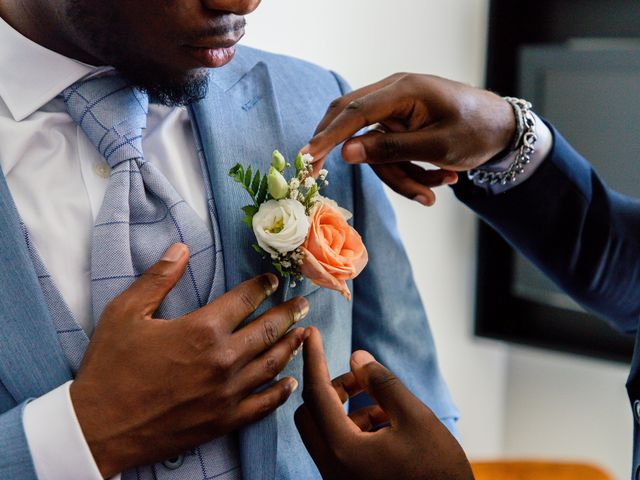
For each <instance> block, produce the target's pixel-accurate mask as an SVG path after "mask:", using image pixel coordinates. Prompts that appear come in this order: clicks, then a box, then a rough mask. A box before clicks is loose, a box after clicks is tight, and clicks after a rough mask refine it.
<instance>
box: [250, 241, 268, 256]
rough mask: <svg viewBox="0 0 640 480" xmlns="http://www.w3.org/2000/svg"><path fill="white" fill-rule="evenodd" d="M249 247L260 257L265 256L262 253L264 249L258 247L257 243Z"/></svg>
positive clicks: (264, 253)
mask: <svg viewBox="0 0 640 480" xmlns="http://www.w3.org/2000/svg"><path fill="white" fill-rule="evenodd" d="M251 247H253V249H254V250H255V251H256V252H258V253H259V254H260V255H266V254H267V252H265V251H264V249H263V248H262V247H261V246H260V245H258V244H257V243H254V244H253V245H251Z"/></svg>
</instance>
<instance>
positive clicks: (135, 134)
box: [62, 75, 216, 322]
mask: <svg viewBox="0 0 640 480" xmlns="http://www.w3.org/2000/svg"><path fill="white" fill-rule="evenodd" d="M62 96H63V99H64V102H65V104H66V106H67V110H68V112H69V115H71V118H73V120H74V121H75V122H76V123H77V124H78V125H79V126H80V127H81V128H82V130H83V131H84V133H85V134H86V135H87V137H88V138H89V139H90V140H91V142H92V143H93V144H94V145H95V147H96V148H97V149H98V151H99V152H100V154H101V155H102V156H103V157H104V158H105V160H106V161H107V163H108V164H109V166H110V167H111V176H110V179H109V183H108V186H107V191H106V194H105V197H104V201H103V204H102V208H101V209H100V211H99V213H98V216H97V219H96V223H95V225H94V229H93V238H92V246H91V282H92V284H91V294H92V305H93V318H94V322H97V320H98V319H99V318H100V314H101V313H102V311H103V309H104V307H105V306H106V305H107V304H108V303H109V302H110V301H111V300H112V299H113V298H114V297H115V296H116V295H118V294H119V293H120V292H122V291H123V290H125V289H126V288H127V287H129V286H130V285H131V283H133V281H134V280H135V279H136V278H137V277H139V276H140V275H141V274H142V273H143V272H144V271H145V270H146V269H148V268H149V267H151V266H152V265H153V264H154V263H156V262H157V261H158V260H159V259H160V258H161V257H162V254H163V253H164V251H165V250H166V249H167V248H169V246H171V245H172V244H173V243H176V242H182V243H185V244H186V245H187V246H188V247H189V249H190V252H191V258H190V260H189V265H188V266H187V271H186V274H185V275H184V276H183V277H182V279H181V280H180V281H179V282H178V285H177V286H176V288H174V289H173V290H172V291H171V292H170V293H169V295H168V296H167V297H166V298H165V300H164V302H163V303H162V305H161V306H160V308H159V310H158V315H159V316H160V317H162V318H167V319H171V318H176V317H179V316H181V315H184V314H186V313H188V312H191V311H193V310H195V309H197V308H199V307H202V306H203V305H205V304H206V303H207V301H208V299H209V294H210V292H211V288H212V285H213V281H214V273H215V270H216V248H215V245H214V241H213V238H212V236H211V233H210V231H209V229H208V228H207V226H206V224H205V223H204V222H203V221H202V220H201V219H200V218H199V217H198V216H197V214H196V213H195V211H194V210H193V209H192V208H191V207H190V206H189V205H188V204H187V203H186V202H185V201H184V200H183V199H182V198H181V197H180V195H179V194H178V193H177V192H176V191H175V189H174V188H173V186H172V185H171V184H170V183H169V181H168V180H167V179H166V178H165V177H164V175H162V173H161V172H160V171H159V170H158V169H157V168H156V167H155V166H154V165H152V164H151V163H149V162H146V161H145V160H144V155H143V152H142V131H143V129H144V128H145V127H146V124H147V110H148V97H147V95H146V94H144V93H142V92H141V91H140V90H137V89H135V88H132V87H131V86H130V85H129V84H128V83H127V81H126V80H125V79H124V78H122V77H120V76H118V75H111V76H106V77H98V78H93V79H89V80H85V81H80V82H78V83H76V84H74V85H72V86H71V87H69V88H67V89H66V90H64V92H63V93H62ZM177 160H178V159H177Z"/></svg>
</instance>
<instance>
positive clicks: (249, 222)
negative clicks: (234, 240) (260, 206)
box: [242, 217, 253, 229]
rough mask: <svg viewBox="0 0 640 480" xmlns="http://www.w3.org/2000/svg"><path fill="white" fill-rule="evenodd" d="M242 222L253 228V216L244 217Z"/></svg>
mask: <svg viewBox="0 0 640 480" xmlns="http://www.w3.org/2000/svg"><path fill="white" fill-rule="evenodd" d="M242 223H244V224H245V225H246V226H247V227H249V228H251V229H253V217H244V218H243V219H242Z"/></svg>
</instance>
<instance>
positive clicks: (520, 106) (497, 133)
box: [301, 74, 640, 479]
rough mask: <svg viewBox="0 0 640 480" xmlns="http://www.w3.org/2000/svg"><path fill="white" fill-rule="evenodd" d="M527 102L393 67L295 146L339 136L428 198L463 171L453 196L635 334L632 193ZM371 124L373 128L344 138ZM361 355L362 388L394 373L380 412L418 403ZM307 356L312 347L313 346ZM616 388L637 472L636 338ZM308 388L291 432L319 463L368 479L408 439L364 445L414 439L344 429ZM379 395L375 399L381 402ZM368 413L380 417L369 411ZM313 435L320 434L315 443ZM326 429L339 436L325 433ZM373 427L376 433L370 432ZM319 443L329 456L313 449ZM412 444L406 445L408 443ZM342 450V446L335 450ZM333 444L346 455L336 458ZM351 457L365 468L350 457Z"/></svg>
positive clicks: (313, 145)
mask: <svg viewBox="0 0 640 480" xmlns="http://www.w3.org/2000/svg"><path fill="white" fill-rule="evenodd" d="M530 108H531V106H530V105H529V104H528V103H527V102H525V101H522V100H518V99H512V98H508V99H503V98H500V97H498V96H497V95H495V94H493V93H491V92H487V91H484V90H479V89H475V88H471V87H469V86H466V85H462V84H459V83H457V82H453V81H450V80H446V79H442V78H438V77H433V76H429V75H413V74H397V75H394V76H392V77H389V78H387V79H385V80H383V81H381V82H379V83H376V84H374V85H371V86H368V87H364V88H362V89H360V90H357V91H354V92H351V93H349V94H348V95H346V96H344V97H343V98H341V99H338V100H337V101H335V102H334V103H333V104H332V105H331V107H330V109H329V111H328V112H327V114H326V115H325V117H324V118H323V120H322V121H321V123H320V127H319V129H318V133H317V135H316V136H315V137H314V138H313V139H312V140H311V142H310V145H309V146H307V147H305V150H307V151H310V152H311V153H312V154H313V155H314V156H315V157H316V159H317V160H318V162H319V164H321V161H322V158H323V156H324V154H325V152H328V151H330V150H331V149H332V148H333V147H334V146H335V145H337V144H339V143H341V142H343V141H345V140H346V141H347V142H346V143H345V145H344V147H343V148H342V153H343V157H344V158H345V160H346V161H347V162H348V163H350V164H356V165H357V164H362V163H370V164H371V165H372V166H373V168H374V169H375V171H376V173H377V174H378V175H379V176H380V178H382V179H383V180H384V181H385V182H387V183H388V184H389V185H390V186H391V187H392V188H394V189H395V190H396V191H398V192H399V193H401V194H403V195H405V196H407V197H408V198H410V199H413V200H415V201H418V202H420V203H422V204H424V205H432V204H433V203H434V202H435V196H434V192H433V188H435V187H437V186H439V185H443V184H451V183H455V182H456V181H457V180H458V175H457V172H468V174H466V175H464V176H463V177H461V179H460V181H459V182H458V183H457V185H455V186H454V191H455V193H456V195H457V197H458V198H459V199H460V200H461V201H463V202H464V203H465V204H466V205H468V206H469V207H471V208H472V209H473V210H474V211H476V212H477V213H478V215H479V216H480V217H481V218H482V219H483V220H484V221H486V222H487V223H489V224H490V225H491V226H492V227H493V228H495V229H496V230H497V231H498V232H499V233H500V234H501V235H502V236H503V237H504V238H505V239H506V240H507V241H509V242H510V243H511V244H512V245H513V246H514V247H515V248H517V249H518V250H520V251H521V252H522V253H523V254H524V255H526V256H527V257H528V258H529V259H530V260H531V261H532V262H533V263H534V264H536V265H537V266H538V267H539V268H540V269H541V270H542V271H543V272H544V273H545V274H546V275H548V276H549V277H550V278H551V279H552V280H553V281H554V282H555V283H556V284H558V285H559V286H560V287H561V288H562V289H564V290H565V291H566V292H567V293H568V294H570V295H571V296H572V297H573V298H574V299H576V300H577V301H578V302H580V303H581V304H582V305H584V306H585V307H586V308H588V309H590V310H592V311H594V312H597V313H598V314H600V315H602V316H604V317H606V318H608V319H609V320H610V322H611V324H612V325H613V326H614V327H616V328H617V329H618V330H620V331H622V332H626V333H634V334H636V335H638V334H639V333H638V332H640V330H639V329H638V320H639V319H640V260H639V259H640V243H639V239H640V201H638V200H637V199H635V198H630V197H626V196H624V195H621V194H619V193H616V192H614V191H612V190H611V189H610V188H608V187H607V185H605V184H604V183H603V181H602V179H601V178H600V177H599V176H598V174H597V173H596V172H595V171H594V170H593V168H592V167H591V166H590V165H589V163H588V162H587V161H586V160H585V159H584V158H583V157H582V156H580V154H578V153H577V152H576V151H575V150H574V149H573V148H572V147H571V146H570V145H569V144H568V143H567V142H566V140H564V139H563V138H562V136H561V135H560V133H559V132H557V131H556V130H555V129H554V128H553V127H552V126H551V125H549V124H547V123H546V122H544V121H543V120H542V119H540V118H538V117H537V116H536V115H535V114H534V113H533V112H532V111H531V110H530ZM375 123H380V124H382V127H380V126H377V127H375V128H374V129H373V130H375V131H371V132H370V133H368V134H367V135H364V136H360V137H356V138H351V137H352V135H354V134H355V133H356V132H358V131H359V130H361V129H362V128H364V127H366V126H368V125H371V124H375ZM411 161H426V162H429V163H431V164H433V165H435V166H437V167H440V170H436V171H429V172H427V171H425V170H423V169H422V168H421V167H419V166H417V165H415V164H413V163H411ZM362 355H363V354H362V353H359V354H358V358H359V361H356V362H355V364H354V362H353V361H352V367H353V370H354V372H353V374H352V375H354V374H355V376H356V377H359V378H360V379H361V381H360V382H358V381H356V380H354V379H351V382H352V383H353V382H355V384H356V385H357V386H356V387H352V388H353V389H354V390H358V389H361V388H363V387H366V388H367V389H368V390H369V391H371V392H372V393H375V390H376V388H375V386H376V384H377V383H380V379H381V378H382V379H383V380H384V381H385V382H386V383H389V382H390V383H393V384H394V389H393V390H394V395H393V397H394V398H392V399H390V398H388V397H390V396H391V395H390V394H387V395H385V398H383V399H382V400H384V403H386V407H387V408H385V411H386V413H387V414H389V413H392V414H395V418H398V416H402V415H404V416H408V415H410V413H411V412H410V411H409V409H410V408H412V409H413V410H415V411H421V412H424V411H426V410H425V407H424V406H420V405H419V404H418V403H419V402H418V403H416V402H415V401H414V400H412V396H411V394H410V393H409V392H408V391H407V390H406V389H404V388H402V386H401V384H400V383H399V382H397V381H396V380H395V379H394V378H393V376H392V375H391V374H390V373H389V372H388V371H385V369H384V368H383V367H382V366H381V365H379V364H377V362H375V361H374V359H372V358H370V357H363V356H362ZM317 358H321V355H320V356H319V357H318V356H317V355H316V359H317ZM363 359H364V360H363ZM317 363H318V361H317V360H316V361H315V362H312V363H310V364H309V365H308V366H307V365H305V368H308V369H311V370H317V369H318V368H319V367H318V366H317ZM365 363H366V364H368V365H369V367H368V369H369V374H366V372H365V373H363V372H362V371H361V370H362V365H363V364H365ZM373 374H375V375H376V376H377V377H378V378H377V380H376V381H374V382H373V383H371V382H370V378H369V377H370V376H371V375H373ZM314 376H315V377H316V378H320V379H321V381H319V382H318V383H320V384H321V385H324V387H322V388H315V389H314V391H316V392H317V391H320V392H324V393H325V395H324V397H325V398H326V397H327V395H326V392H327V391H330V390H328V389H327V388H326V387H327V384H326V379H327V375H326V372H317V371H315V375H314ZM323 382H324V383H323ZM370 383H371V384H370ZM627 390H628V393H629V399H630V402H631V405H632V411H633V416H634V427H635V432H634V450H633V478H634V479H640V428H639V424H640V341H638V340H636V350H635V353H634V357H633V360H632V364H631V372H630V375H629V379H628V382H627ZM314 391H310V392H309V395H308V397H307V398H308V399H309V400H310V402H307V403H309V406H305V408H307V409H308V410H310V411H311V412H312V413H314V415H313V416H312V418H314V419H315V423H316V426H315V427H314V428H313V429H310V428H309V427H308V422H307V421H305V420H304V419H305V415H301V418H302V420H303V421H302V423H301V424H302V427H303V428H301V432H313V433H315V435H313V434H308V433H307V434H306V435H305V433H303V436H305V441H306V442H307V443H308V444H310V445H311V446H312V448H311V451H313V452H314V458H316V459H317V461H318V463H319V465H320V467H321V470H323V471H326V470H331V468H334V467H336V465H338V467H339V469H340V470H341V471H354V470H355V471H357V472H358V475H352V476H351V478H374V477H373V476H371V475H368V474H373V472H378V471H380V469H381V468H383V467H385V468H389V465H390V464H393V465H396V466H397V468H403V466H406V464H407V462H406V456H407V455H406V453H407V451H409V450H410V449H409V448H408V447H405V448H398V449H396V451H395V454H394V455H389V456H387V457H385V458H384V460H379V461H375V458H380V457H379V455H376V454H375V449H376V448H379V445H377V444H376V443H379V444H383V445H386V447H387V451H392V446H393V445H398V444H401V443H403V440H402V439H404V442H405V445H408V443H407V440H408V439H411V442H415V441H416V438H419V437H417V435H416V433H415V428H414V427H413V426H412V427H411V428H409V427H408V426H406V425H405V426H404V427H402V426H400V427H397V428H396V430H395V432H394V433H395V436H393V437H392V436H391V435H389V434H387V435H386V437H385V436H384V435H383V433H384V432H383V433H380V432H378V434H376V435H377V437H366V436H359V435H353V434H349V432H348V430H347V429H345V428H344V427H345V425H350V424H349V422H348V420H347V418H346V417H343V416H341V415H337V414H335V410H334V414H333V415H330V414H329V413H330V412H331V408H330V405H329V406H328V405H326V404H324V405H323V404H320V402H319V399H318V398H316V397H317V396H316V395H314ZM337 391H339V388H338V389H337ZM343 396H344V395H343ZM347 396H348V395H347ZM335 400H336V398H334V403H335ZM379 403H380V404H381V406H382V407H385V405H383V402H382V401H381V402H379ZM377 415H378V418H381V417H385V415H382V413H381V412H379V411H378V412H377ZM386 416H388V415H386ZM413 417H414V422H413V423H414V424H415V423H420V424H421V425H422V430H423V431H426V430H428V431H431V432H433V433H432V434H431V435H428V436H425V437H423V438H422V440H421V444H422V447H423V449H431V450H433V449H435V450H438V451H440V452H447V453H443V454H442V455H441V457H440V458H448V459H449V460H450V461H448V462H443V463H446V464H448V465H449V467H450V469H451V470H449V472H456V473H455V474H456V475H458V476H459V478H467V477H466V475H467V474H468V470H467V469H466V466H465V465H464V461H461V457H460V453H459V450H458V448H457V445H456V444H455V443H453V442H451V439H450V437H449V436H448V435H446V433H443V432H441V431H439V430H438V429H437V428H436V427H434V425H436V424H435V422H434V420H433V416H430V415H428V411H427V414H424V415H422V418H421V419H417V418H416V416H415V414H414V415H413ZM318 424H319V427H318V426H317V425H318ZM365 425H366V424H365ZM367 427H368V425H367ZM318 430H319V431H320V432H321V433H322V435H321V434H320V433H318ZM341 432H342V433H341ZM344 432H346V433H344ZM330 435H333V436H332V437H331V436H330ZM312 438H316V439H318V438H319V439H320V440H315V442H314V441H312V440H310V439H312ZM329 438H331V440H328V439H329ZM336 438H337V439H339V441H338V442H334V440H335V439H336ZM372 438H377V442H374V441H373V440H372ZM327 446H330V448H331V450H332V456H327V455H322V454H321V453H320V454H319V453H318V452H323V448H324V449H326V448H327ZM411 448H415V445H414V444H413V443H412V444H411ZM341 449H345V450H347V451H348V452H349V455H348V456H345V455H341V453H342V452H341ZM336 455H337V456H339V457H340V458H343V459H346V462H342V463H340V462H338V463H336V461H335V456H336ZM327 458H329V459H331V461H327ZM362 459H366V460H367V461H366V462H363V461H362ZM451 460H454V462H451ZM332 462H333V463H332ZM357 462H360V463H359V464H358V463H357ZM356 464H358V465H366V467H364V468H362V467H360V468H355V465H356ZM434 465H436V462H430V461H425V462H423V463H422V464H421V465H420V466H416V465H412V467H413V469H412V470H411V472H413V474H414V475H416V476H411V475H412V474H411V473H410V474H409V475H408V476H407V477H406V478H425V477H426V478H429V475H430V474H432V473H433V472H434ZM415 472H417V473H415ZM420 475H423V476H422V477H420ZM454 478H458V477H454Z"/></svg>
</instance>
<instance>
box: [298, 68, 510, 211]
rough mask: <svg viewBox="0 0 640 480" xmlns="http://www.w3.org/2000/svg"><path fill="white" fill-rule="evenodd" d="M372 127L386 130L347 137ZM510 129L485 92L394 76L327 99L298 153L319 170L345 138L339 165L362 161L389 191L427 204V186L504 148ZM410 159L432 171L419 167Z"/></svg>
mask: <svg viewBox="0 0 640 480" xmlns="http://www.w3.org/2000/svg"><path fill="white" fill-rule="evenodd" d="M377 123H379V124H381V125H382V127H383V128H384V130H386V131H387V133H379V132H376V131H373V132H370V133H368V134H366V135H363V136H360V137H356V138H353V139H351V137H352V136H353V135H354V134H356V133H357V132H358V131H359V130H361V129H362V128H365V127H367V126H370V125H373V124H377ZM515 129H516V123H515V115H514V113H513V109H512V107H511V106H510V105H509V104H508V103H507V102H506V101H505V100H504V99H502V98H500V97H499V96H497V95H495V94H493V93H491V92H488V91H486V90H480V89H477V88H472V87H469V86H467V85H463V84H461V83H457V82H454V81H451V80H446V79H444V78H439V77H434V76H431V75H418V74H406V73H399V74H395V75H393V76H391V77H389V78H387V79H385V80H382V81H381V82H378V83H375V84H373V85H370V86H367V87H364V88H361V89H359V90H355V91H353V92H351V93H349V94H347V95H345V96H344V97H342V98H339V99H337V100H335V101H334V102H333V103H332V104H331V106H330V107H329V110H328V111H327V113H326V114H325V116H324V118H323V119H322V121H321V122H320V124H319V126H318V128H317V130H316V134H315V136H314V137H313V139H312V140H311V141H310V143H309V145H307V146H306V147H305V148H303V152H304V153H310V154H311V155H313V156H314V158H315V159H316V160H318V165H317V166H316V170H319V169H320V166H321V165H322V163H323V161H324V159H325V157H326V155H327V154H328V153H329V152H330V151H331V150H332V149H333V148H334V147H335V146H336V145H338V144H340V143H341V142H344V141H345V140H348V141H347V142H346V143H345V145H344V146H343V148H342V155H343V157H344V159H345V160H346V161H347V162H349V163H365V162H366V163H370V164H371V165H372V167H373V169H374V170H375V171H376V173H377V174H378V176H379V177H380V179H381V180H382V181H384V182H385V183H387V184H388V185H389V186H390V187H391V188H392V189H393V190H395V191H396V192H398V193H400V194H402V195H404V196H406V197H408V198H411V199H413V200H416V201H418V202H420V203H422V204H424V205H432V204H433V203H434V202H435V194H434V193H433V190H432V189H433V188H435V187H438V186H440V185H447V184H452V183H455V182H456V181H457V178H458V177H457V174H456V172H460V171H467V170H470V169H472V168H477V167H479V166H480V165H482V164H484V163H485V162H487V161H488V160H489V159H491V158H492V157H494V156H495V155H497V154H498V153H500V152H502V151H503V150H505V149H507V147H508V146H509V144H510V143H511V142H512V141H513V138H514V136H515ZM349 139H350V140H349ZM412 161H422V162H429V163H431V164H433V165H435V166H437V167H439V168H440V169H438V170H425V169H423V168H422V167H420V166H418V165H416V164H414V163H411V162H412Z"/></svg>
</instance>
